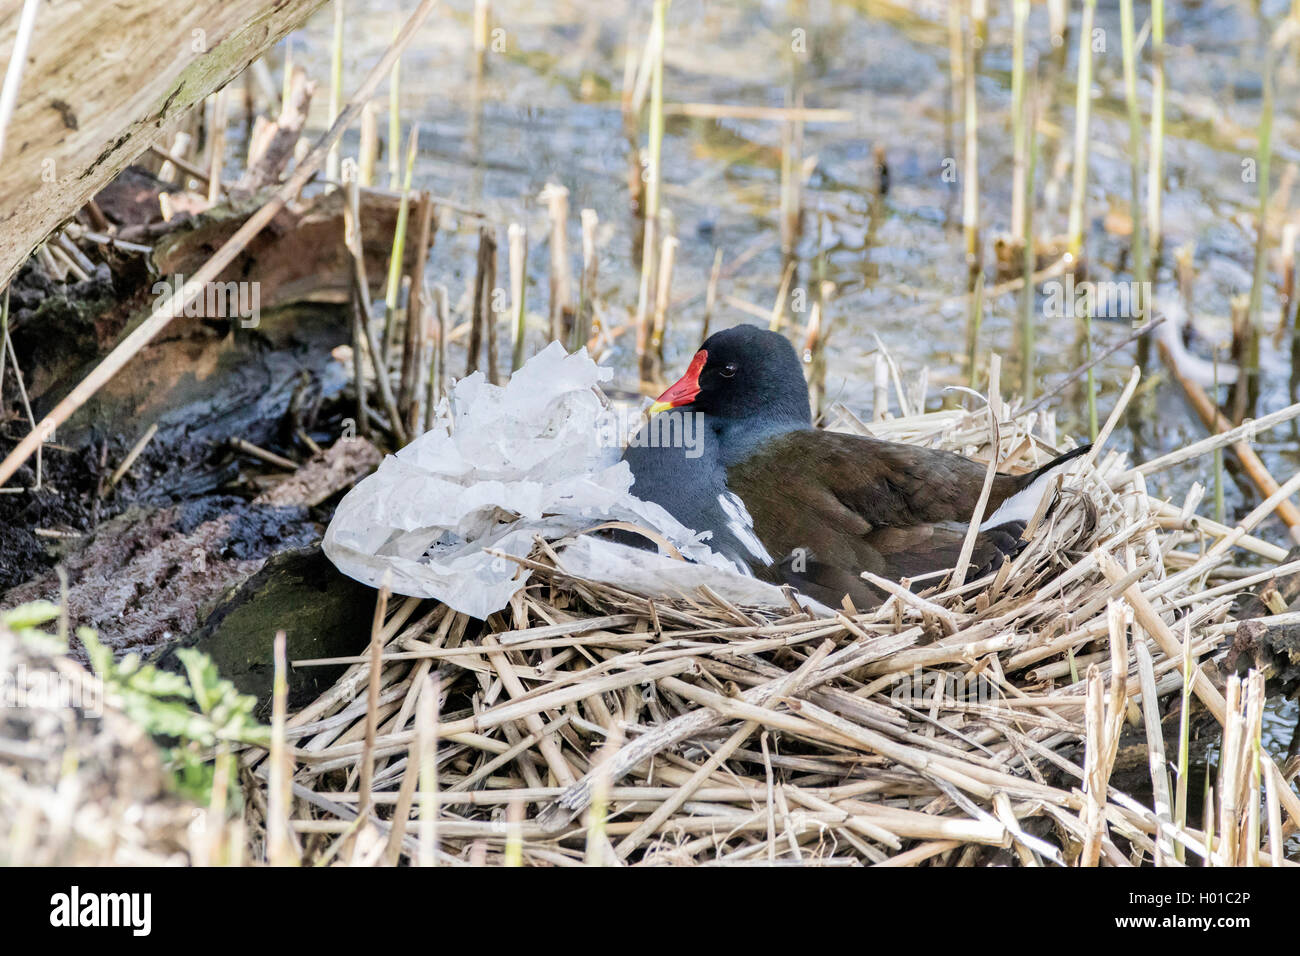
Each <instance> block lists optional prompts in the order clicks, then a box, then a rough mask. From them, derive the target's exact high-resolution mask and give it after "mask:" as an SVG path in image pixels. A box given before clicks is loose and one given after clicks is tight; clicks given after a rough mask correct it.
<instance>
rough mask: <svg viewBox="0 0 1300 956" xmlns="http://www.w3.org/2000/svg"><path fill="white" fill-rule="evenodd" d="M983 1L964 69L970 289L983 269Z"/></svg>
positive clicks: (974, 0) (964, 211)
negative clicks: (979, 32) (979, 94)
mask: <svg viewBox="0 0 1300 956" xmlns="http://www.w3.org/2000/svg"><path fill="white" fill-rule="evenodd" d="M979 2H980V0H970V17H971V26H972V29H971V31H970V34H971V35H970V42H969V43H967V44H966V47H965V50H966V55H967V59H966V63H965V66H964V68H963V74H964V89H965V124H966V125H965V130H966V132H965V147H964V150H963V160H964V168H963V172H962V206H961V226H962V236H963V238H964V241H965V248H966V268H967V273H968V281H969V286H968V288H970V289H973V287H974V282H975V277H976V276H977V275H978V274H979V271H980V268H981V262H980V258H981V257H980V249H979V226H980V223H979V201H980V200H979V193H980V178H979V177H980V164H979V104H978V103H977V101H976V99H975V72H976V71H975V44H976V42H977V38H976V35H975V32H976V31H975V27H976V25H977V22H976V19H975V14H976V9H975V7H976V4H978V3H979Z"/></svg>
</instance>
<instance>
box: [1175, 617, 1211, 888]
mask: <svg viewBox="0 0 1300 956" xmlns="http://www.w3.org/2000/svg"><path fill="white" fill-rule="evenodd" d="M1182 665H1183V666H1182V678H1183V687H1182V700H1181V701H1180V702H1179V710H1178V786H1177V789H1176V790H1175V791H1174V826H1175V827H1177V828H1178V829H1179V830H1182V829H1185V828H1186V827H1187V774H1188V771H1189V770H1190V768H1191V720H1190V718H1189V716H1188V713H1189V709H1190V707H1191V705H1192V667H1193V665H1194V661H1193V658H1192V630H1191V628H1190V627H1189V626H1187V625H1184V627H1183V661H1182ZM1206 778H1207V779H1208V778H1209V774H1208V773H1207V774H1206ZM1174 858H1175V859H1176V860H1178V862H1179V863H1182V862H1184V860H1185V851H1184V849H1183V845H1182V844H1181V843H1178V844H1175V845H1174Z"/></svg>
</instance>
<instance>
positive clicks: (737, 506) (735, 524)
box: [718, 491, 772, 564]
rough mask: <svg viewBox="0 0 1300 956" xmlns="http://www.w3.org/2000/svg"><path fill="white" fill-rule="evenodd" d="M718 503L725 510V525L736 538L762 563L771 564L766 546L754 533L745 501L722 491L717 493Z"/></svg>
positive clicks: (733, 493)
mask: <svg viewBox="0 0 1300 956" xmlns="http://www.w3.org/2000/svg"><path fill="white" fill-rule="evenodd" d="M718 504H720V505H721V506H722V510H723V511H725V512H726V514H727V527H728V528H730V529H731V533H732V534H734V535H735V536H736V540H737V541H739V542H740V543H741V544H743V545H744V546H745V548H746V550H748V551H749V553H750V554H752V555H753V556H754V557H756V558H758V560H760V561H762V562H763V563H764V564H771V563H772V556H771V555H770V554H768V553H767V548H765V547H763V542H762V541H759V540H758V535H756V534H754V518H753V516H752V515H750V513H749V509H748V508H746V507H745V503H744V502H743V501H741V500H740V496H739V495H737V494H736V493H735V492H733V491H727V492H724V493H722V494H720V495H718Z"/></svg>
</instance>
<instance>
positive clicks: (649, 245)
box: [636, 0, 668, 381]
mask: <svg viewBox="0 0 1300 956" xmlns="http://www.w3.org/2000/svg"><path fill="white" fill-rule="evenodd" d="M667 10H668V0H655V4H654V17H653V20H652V23H651V28H650V41H649V42H650V63H651V70H650V149H649V156H648V157H647V161H648V168H647V170H646V173H647V176H648V178H647V179H646V184H645V185H646V191H645V195H646V201H645V236H644V238H643V239H642V246H641V286H640V290H639V294H638V296H637V308H636V320H637V336H636V347H637V356H638V358H639V364H640V369H641V379H642V381H645V380H647V379H648V378H649V373H650V369H651V357H650V321H651V296H652V295H654V286H653V283H654V278H655V276H656V275H657V273H658V270H657V268H656V265H655V263H656V256H657V254H658V251H659V250H658V244H659V241H658V236H659V186H660V164H659V161H660V158H661V155H662V153H663V140H664V21H665V18H666V13H667Z"/></svg>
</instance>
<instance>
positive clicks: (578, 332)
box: [569, 209, 600, 352]
mask: <svg viewBox="0 0 1300 956" xmlns="http://www.w3.org/2000/svg"><path fill="white" fill-rule="evenodd" d="M580 218H581V221H582V281H581V282H580V283H579V286H578V311H577V314H576V315H575V316H574V321H573V337H572V340H571V341H570V342H569V351H571V352H576V351H578V349H580V348H582V347H583V346H584V345H586V344H587V342H588V340H590V338H591V335H592V330H593V327H594V325H595V315H596V278H597V275H598V269H599V265H600V262H599V257H598V256H597V255H596V229H597V227H598V226H599V225H600V217H598V216H597V215H596V210H594V209H584V210H582V214H581V217H580Z"/></svg>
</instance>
